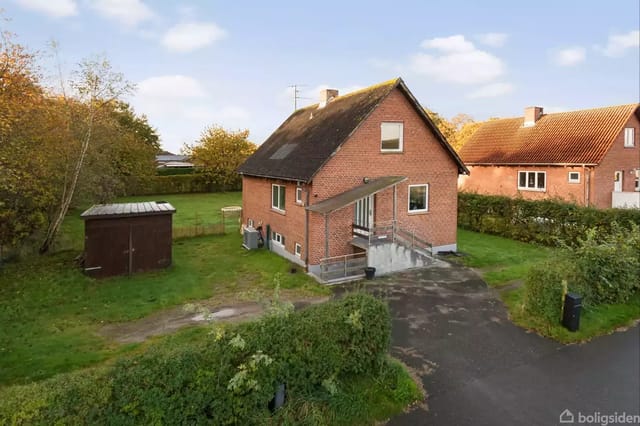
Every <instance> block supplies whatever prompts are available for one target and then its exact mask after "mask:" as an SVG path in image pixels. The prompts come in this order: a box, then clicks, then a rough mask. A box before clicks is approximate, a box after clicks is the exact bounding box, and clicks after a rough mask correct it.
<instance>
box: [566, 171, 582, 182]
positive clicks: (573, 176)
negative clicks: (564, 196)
mask: <svg viewBox="0 0 640 426" xmlns="http://www.w3.org/2000/svg"><path fill="white" fill-rule="evenodd" d="M569 183H580V172H569Z"/></svg>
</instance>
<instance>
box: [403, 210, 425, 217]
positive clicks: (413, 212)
mask: <svg viewBox="0 0 640 426" xmlns="http://www.w3.org/2000/svg"><path fill="white" fill-rule="evenodd" d="M427 213H429V210H418V211H408V212H407V214H408V215H409V216H417V215H421V214H427Z"/></svg>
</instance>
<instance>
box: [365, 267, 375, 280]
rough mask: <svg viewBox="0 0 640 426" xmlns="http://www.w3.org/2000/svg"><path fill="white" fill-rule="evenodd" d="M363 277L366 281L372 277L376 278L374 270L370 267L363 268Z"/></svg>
mask: <svg viewBox="0 0 640 426" xmlns="http://www.w3.org/2000/svg"><path fill="white" fill-rule="evenodd" d="M364 276H365V277H366V278H367V279H368V280H372V279H373V277H375V276H376V268H374V267H371V266H367V267H366V268H364Z"/></svg>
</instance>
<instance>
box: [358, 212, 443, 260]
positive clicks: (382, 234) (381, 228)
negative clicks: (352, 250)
mask: <svg viewBox="0 0 640 426" xmlns="http://www.w3.org/2000/svg"><path fill="white" fill-rule="evenodd" d="M353 235H354V236H355V237H365V238H367V239H368V242H369V245H372V244H381V243H390V242H393V243H398V244H402V245H404V246H405V247H408V248H410V249H411V250H420V251H423V252H425V254H427V255H429V256H431V255H432V254H433V251H432V245H431V243H429V242H428V241H425V240H424V239H422V238H420V237H419V236H418V235H417V234H416V232H414V231H410V230H408V229H405V228H403V227H401V226H400V225H399V224H398V223H397V222H394V221H389V222H380V223H377V224H376V225H375V226H374V227H372V228H366V227H363V226H359V225H355V224H354V225H353Z"/></svg>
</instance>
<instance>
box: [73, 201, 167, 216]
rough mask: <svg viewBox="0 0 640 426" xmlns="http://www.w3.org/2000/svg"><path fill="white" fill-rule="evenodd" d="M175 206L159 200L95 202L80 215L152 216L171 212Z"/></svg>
mask: <svg viewBox="0 0 640 426" xmlns="http://www.w3.org/2000/svg"><path fill="white" fill-rule="evenodd" d="M175 212H176V209H175V207H173V206H172V205H171V204H169V203H165V202H160V201H145V202H141V203H114V204H95V205H94V206H92V207H91V208H90V209H88V210H86V211H85V212H84V213H82V214H81V215H80V217H81V218H82V219H89V218H102V219H107V218H114V217H123V216H152V215H161V214H173V213H175Z"/></svg>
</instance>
